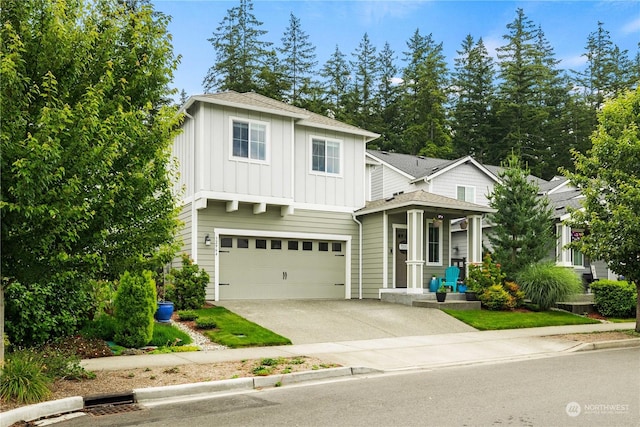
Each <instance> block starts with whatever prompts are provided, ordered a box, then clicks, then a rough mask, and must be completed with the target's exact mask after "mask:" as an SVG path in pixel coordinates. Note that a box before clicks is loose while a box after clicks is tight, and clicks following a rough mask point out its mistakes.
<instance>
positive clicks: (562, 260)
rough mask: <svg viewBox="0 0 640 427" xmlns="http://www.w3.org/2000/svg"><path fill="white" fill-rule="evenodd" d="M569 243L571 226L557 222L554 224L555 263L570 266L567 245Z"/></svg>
mask: <svg viewBox="0 0 640 427" xmlns="http://www.w3.org/2000/svg"><path fill="white" fill-rule="evenodd" d="M569 243H571V227H569V226H567V225H565V224H562V223H559V224H556V245H557V248H556V265H559V266H561V267H571V266H572V262H571V249H569V248H567V245H568V244H569Z"/></svg>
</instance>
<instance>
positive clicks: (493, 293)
mask: <svg viewBox="0 0 640 427" xmlns="http://www.w3.org/2000/svg"><path fill="white" fill-rule="evenodd" d="M478 299H479V300H480V302H481V303H482V305H483V306H484V307H486V308H487V309H489V310H508V309H510V308H513V307H515V298H513V297H512V296H511V295H510V294H509V292H507V291H506V290H505V289H504V287H503V286H502V285H491V286H489V287H488V288H486V289H485V290H484V291H482V292H481V293H480V294H479V295H478Z"/></svg>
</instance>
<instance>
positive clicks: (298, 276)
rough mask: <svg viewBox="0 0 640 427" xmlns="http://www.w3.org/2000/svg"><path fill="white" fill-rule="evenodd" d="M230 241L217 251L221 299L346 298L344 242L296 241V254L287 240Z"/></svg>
mask: <svg viewBox="0 0 640 427" xmlns="http://www.w3.org/2000/svg"><path fill="white" fill-rule="evenodd" d="M230 239H231V242H232V244H231V247H222V248H221V249H220V253H219V256H220V258H219V261H220V264H219V267H220V273H219V285H220V286H219V290H220V299H283V298H345V263H346V257H345V256H344V252H343V251H344V247H345V244H344V242H326V241H325V242H322V241H313V240H294V241H292V242H293V243H294V244H292V245H291V247H292V248H294V247H297V250H293V249H289V248H290V246H289V241H288V240H281V239H263V238H258V239H256V238H246V237H241V238H238V237H235V236H234V237H230ZM238 239H242V246H245V245H246V246H247V247H238V246H239V245H238ZM256 240H259V242H256ZM265 240H266V244H265ZM271 240H276V244H275V245H272V244H271ZM229 242H230V240H229V238H228V239H226V243H227V244H229ZM257 243H258V244H257ZM303 248H304V249H311V250H303ZM321 249H322V250H321Z"/></svg>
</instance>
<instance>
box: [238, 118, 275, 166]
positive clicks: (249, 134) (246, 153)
mask: <svg viewBox="0 0 640 427" xmlns="http://www.w3.org/2000/svg"><path fill="white" fill-rule="evenodd" d="M232 122H233V142H232V153H233V157H242V158H245V159H252V160H261V161H265V160H267V125H266V124H265V123H257V122H250V121H243V120H238V119H233V120H232Z"/></svg>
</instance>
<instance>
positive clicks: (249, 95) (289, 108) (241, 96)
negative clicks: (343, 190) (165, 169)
mask: <svg viewBox="0 0 640 427" xmlns="http://www.w3.org/2000/svg"><path fill="white" fill-rule="evenodd" d="M195 102H204V103H208V104H215V105H222V106H228V107H234V108H242V109H247V110H251V111H259V112H263V113H269V114H274V115H278V116H284V117H291V118H293V119H296V123H298V124H300V125H304V126H310V127H315V128H321V129H327V130H333V131H337V132H343V133H349V134H354V135H360V136H364V137H365V138H366V142H369V141H372V140H374V139H376V138H378V137H379V136H380V135H379V134H377V133H374V132H369V131H367V130H364V129H361V128H359V127H357V126H353V125H350V124H347V123H343V122H341V121H338V120H335V119H332V118H329V117H326V116H323V115H320V114H316V113H312V112H311V111H307V110H305V109H303V108H298V107H295V106H293V105H289V104H286V103H284V102H281V101H277V100H275V99H271V98H268V97H266V96H263V95H260V94H257V93H254V92H246V93H239V92H235V91H228V92H220V93H212V94H204V95H194V96H191V97H190V98H189V99H188V100H187V102H186V103H185V104H184V105H183V106H182V107H181V108H180V111H179V112H185V111H187V109H188V108H189V107H191V105H193V104H194V103H195Z"/></svg>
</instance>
